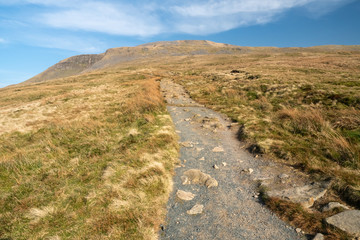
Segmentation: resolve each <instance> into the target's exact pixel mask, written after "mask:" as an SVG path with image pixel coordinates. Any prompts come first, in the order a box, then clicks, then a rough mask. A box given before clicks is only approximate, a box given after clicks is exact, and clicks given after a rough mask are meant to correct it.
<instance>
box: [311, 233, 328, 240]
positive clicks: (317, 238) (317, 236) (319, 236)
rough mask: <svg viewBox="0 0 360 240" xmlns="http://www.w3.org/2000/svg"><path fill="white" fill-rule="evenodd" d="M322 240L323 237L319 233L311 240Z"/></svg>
mask: <svg viewBox="0 0 360 240" xmlns="http://www.w3.org/2000/svg"><path fill="white" fill-rule="evenodd" d="M324 239H325V237H324V235H322V234H321V233H318V234H316V235H315V237H314V238H313V240H324Z"/></svg>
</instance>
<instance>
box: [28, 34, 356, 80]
mask: <svg viewBox="0 0 360 240" xmlns="http://www.w3.org/2000/svg"><path fill="white" fill-rule="evenodd" d="M325 51H327V52H336V51H345V52H351V51H360V47H359V46H339V45H331V46H317V47H309V48H277V47H239V46H235V45H229V44H223V43H215V42H211V41H206V40H179V41H172V42H166V41H164V42H154V43H147V44H143V45H139V46H136V47H120V48H112V49H108V50H107V51H106V52H105V53H101V54H88V55H79V56H74V57H70V58H67V59H64V60H62V61H61V62H59V63H57V64H55V65H54V66H52V67H50V68H48V69H47V70H45V71H44V72H42V73H40V74H38V75H36V76H34V77H32V78H30V79H29V80H27V81H25V83H34V82H41V81H47V80H51V79H56V78H63V77H68V76H73V75H76V74H80V73H84V72H89V71H93V70H96V69H103V68H106V67H111V66H114V65H117V64H121V63H125V62H131V61H136V60H141V59H152V60H154V59H156V58H158V57H166V56H189V55H190V56H195V55H212V54H218V55H220V54H229V55H238V54H247V53H253V54H255V53H258V54H274V53H296V52H325Z"/></svg>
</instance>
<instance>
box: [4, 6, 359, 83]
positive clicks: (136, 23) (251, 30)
mask: <svg viewBox="0 0 360 240" xmlns="http://www.w3.org/2000/svg"><path fill="white" fill-rule="evenodd" d="M185 39H194V40H210V41H215V42H221V43H228V44H234V45H239V46H276V47H307V46H317V45H329V44H341V45H359V44H360V0H208V1H205V0H181V1H180V0H178V1H176V0H131V1H125V0H101V1H100V0H0V87H5V86H7V85H10V84H16V83H19V82H22V81H25V80H27V79H29V78H31V77H32V76H35V75H36V74H38V73H40V72H42V71H44V70H46V69H47V68H48V67H50V66H52V65H54V64H55V63H57V62H59V61H60V60H62V59H64V58H67V57H70V56H74V55H79V54H89V53H101V52H104V51H106V49H108V48H113V47H124V46H136V45H140V44H143V43H148V42H155V41H171V40H185Z"/></svg>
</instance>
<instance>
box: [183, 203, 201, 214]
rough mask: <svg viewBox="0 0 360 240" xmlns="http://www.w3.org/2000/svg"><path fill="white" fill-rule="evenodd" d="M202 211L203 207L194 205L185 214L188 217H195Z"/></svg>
mask: <svg viewBox="0 0 360 240" xmlns="http://www.w3.org/2000/svg"><path fill="white" fill-rule="evenodd" d="M203 210H204V205H201V204H196V205H195V206H193V207H192V208H191V209H190V210H189V211H187V212H186V213H187V214H189V215H196V214H201V213H202V212H203Z"/></svg>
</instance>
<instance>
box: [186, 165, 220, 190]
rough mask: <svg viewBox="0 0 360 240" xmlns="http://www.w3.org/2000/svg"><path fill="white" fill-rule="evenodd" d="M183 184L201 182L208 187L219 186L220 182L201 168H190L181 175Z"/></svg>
mask: <svg viewBox="0 0 360 240" xmlns="http://www.w3.org/2000/svg"><path fill="white" fill-rule="evenodd" d="M181 180H182V184H183V185H185V184H200V185H205V186H206V187H207V188H211V187H217V186H218V182H217V181H216V179H215V178H212V177H211V176H210V175H209V174H206V173H203V172H201V171H200V170H199V169H190V170H187V171H186V172H184V175H183V176H181Z"/></svg>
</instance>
